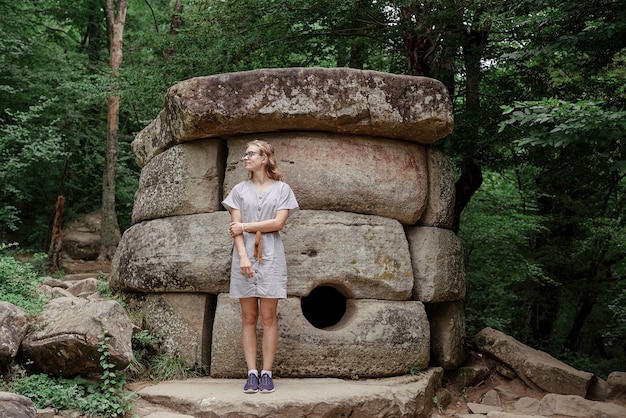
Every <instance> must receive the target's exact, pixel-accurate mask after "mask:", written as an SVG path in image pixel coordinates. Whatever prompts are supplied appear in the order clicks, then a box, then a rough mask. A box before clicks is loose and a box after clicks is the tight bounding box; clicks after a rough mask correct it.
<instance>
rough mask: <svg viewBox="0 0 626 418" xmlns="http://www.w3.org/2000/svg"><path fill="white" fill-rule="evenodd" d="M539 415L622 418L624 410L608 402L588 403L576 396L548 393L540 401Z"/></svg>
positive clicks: (624, 413)
mask: <svg viewBox="0 0 626 418" xmlns="http://www.w3.org/2000/svg"><path fill="white" fill-rule="evenodd" d="M539 413H540V414H542V415H558V416H563V415H564V416H567V417H580V418H624V417H626V408H624V407H623V406H620V405H617V404H613V403H609V402H596V401H590V400H587V399H585V398H583V397H581V396H577V395H559V394H556V393H549V394H547V395H546V396H544V397H543V398H542V399H541V403H540V404H539Z"/></svg>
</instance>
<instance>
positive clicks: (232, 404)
mask: <svg viewBox="0 0 626 418" xmlns="http://www.w3.org/2000/svg"><path fill="white" fill-rule="evenodd" d="M442 377H443V369H441V368H431V369H428V370H426V371H423V372H419V373H417V374H415V375H406V376H399V377H391V378H384V379H363V380H343V379H334V378H319V379H295V378H280V377H276V378H275V379H274V383H275V386H276V392H274V393H269V394H261V393H257V394H245V393H243V392H242V388H243V384H244V383H245V382H244V380H243V379H214V378H192V379H186V380H177V381H167V382H160V383H155V384H151V385H148V386H145V387H143V388H141V389H133V388H132V386H131V389H133V390H135V391H136V393H137V394H138V395H139V397H140V398H139V399H138V400H137V401H136V405H135V408H134V410H133V411H132V412H131V413H132V414H134V415H135V416H138V417H139V418H188V417H194V418H214V417H229V418H231V417H232V418H234V417H276V418H278V417H285V418H295V417H307V418H316V417H348V416H349V417H381V418H382V417H417V418H420V417H423V418H426V417H429V416H430V412H431V406H432V402H433V397H434V395H435V392H436V391H437V389H438V388H440V387H441V382H442Z"/></svg>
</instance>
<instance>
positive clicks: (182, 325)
mask: <svg viewBox="0 0 626 418" xmlns="http://www.w3.org/2000/svg"><path fill="white" fill-rule="evenodd" d="M131 297H132V298H133V299H134V300H133V302H132V307H133V308H136V309H139V310H140V311H141V312H142V313H143V314H144V315H145V319H146V321H147V323H148V328H149V329H153V330H157V331H158V333H159V335H160V338H161V339H162V343H161V345H160V348H161V349H162V350H163V351H164V352H165V353H167V354H169V355H170V356H172V357H173V358H180V359H182V360H183V361H184V362H185V364H186V366H188V367H190V368H198V369H201V368H206V369H208V367H209V364H210V358H209V354H210V352H209V350H207V347H206V346H207V344H208V343H207V342H208V341H210V338H211V324H213V315H214V312H215V304H216V297H215V296H214V295H209V294H205V293H152V294H146V295H134V296H131Z"/></svg>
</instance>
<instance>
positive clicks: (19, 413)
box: [0, 392, 37, 418]
mask: <svg viewBox="0 0 626 418" xmlns="http://www.w3.org/2000/svg"><path fill="white" fill-rule="evenodd" d="M0 417H1V418H36V417H37V408H35V404H34V403H33V401H31V400H30V399H28V398H27V397H26V396H22V395H18V394H16V393H9V392H0Z"/></svg>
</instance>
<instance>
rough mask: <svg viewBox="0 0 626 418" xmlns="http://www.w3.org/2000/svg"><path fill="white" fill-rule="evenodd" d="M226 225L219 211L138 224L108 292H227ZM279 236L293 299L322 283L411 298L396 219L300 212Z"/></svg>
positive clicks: (359, 293)
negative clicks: (117, 290)
mask: <svg viewBox="0 0 626 418" xmlns="http://www.w3.org/2000/svg"><path fill="white" fill-rule="evenodd" d="M229 223H230V216H229V215H228V212H225V211H222V212H214V213H206V214H197V215H187V216H175V217H169V218H161V219H154V220H151V221H145V222H142V223H139V224H135V225H133V226H132V227H130V228H129V229H128V230H127V231H126V232H125V233H124V235H123V237H122V240H121V241H120V243H119V245H118V248H117V251H116V252H115V256H114V258H113V261H112V263H111V276H110V283H111V286H112V287H113V288H116V289H121V290H126V291H138V292H145V293H162V292H202V293H212V294H218V293H224V292H228V290H229V279H230V265H231V250H232V239H231V237H230V235H229V234H228V225H229ZM282 234H283V241H284V244H285V254H286V257H287V273H288V281H287V294H288V295H291V296H306V295H308V294H309V292H310V291H311V290H312V289H313V288H314V287H316V286H318V285H320V284H332V285H334V286H336V287H338V288H340V289H341V290H342V291H343V292H344V294H345V295H346V296H348V297H351V298H368V299H369V298H375V299H388V300H408V299H410V298H411V292H412V288H413V272H412V267H411V260H410V256H409V249H408V248H409V247H408V242H407V240H406V237H405V235H404V230H403V228H402V225H400V223H399V222H398V221H395V220H393V219H388V218H383V217H381V216H373V215H358V214H353V213H348V212H330V211H306V210H303V211H300V214H299V215H298V216H297V217H296V218H295V219H294V220H292V221H290V222H288V223H287V225H286V226H285V228H284V229H283V231H282Z"/></svg>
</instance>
